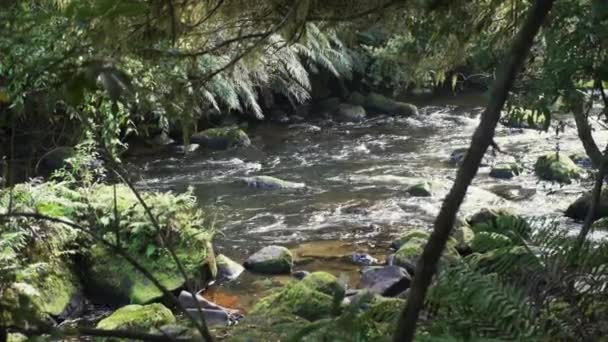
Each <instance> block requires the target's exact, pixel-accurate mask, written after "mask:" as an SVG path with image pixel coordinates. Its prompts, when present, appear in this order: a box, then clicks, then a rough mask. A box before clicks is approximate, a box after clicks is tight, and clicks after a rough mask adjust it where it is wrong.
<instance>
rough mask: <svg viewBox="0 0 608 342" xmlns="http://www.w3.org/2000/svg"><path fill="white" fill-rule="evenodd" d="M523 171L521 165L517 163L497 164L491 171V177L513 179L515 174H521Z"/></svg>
mask: <svg viewBox="0 0 608 342" xmlns="http://www.w3.org/2000/svg"><path fill="white" fill-rule="evenodd" d="M521 171H522V169H521V167H520V166H519V165H517V164H515V163H502V164H496V165H495V166H494V167H493V168H492V170H491V171H490V177H494V178H498V179H511V178H513V177H515V176H519V174H520V173H521Z"/></svg>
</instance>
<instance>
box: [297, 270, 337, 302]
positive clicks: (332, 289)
mask: <svg viewBox="0 0 608 342" xmlns="http://www.w3.org/2000/svg"><path fill="white" fill-rule="evenodd" d="M302 283H303V284H304V285H306V286H308V287H310V288H311V289H315V290H317V291H319V292H322V293H325V294H326V295H330V296H334V295H340V293H341V292H344V286H343V285H342V284H340V282H339V281H338V278H336V277H335V276H334V275H332V274H330V273H327V272H321V271H320V272H312V273H311V274H309V275H307V276H306V277H304V279H302Z"/></svg>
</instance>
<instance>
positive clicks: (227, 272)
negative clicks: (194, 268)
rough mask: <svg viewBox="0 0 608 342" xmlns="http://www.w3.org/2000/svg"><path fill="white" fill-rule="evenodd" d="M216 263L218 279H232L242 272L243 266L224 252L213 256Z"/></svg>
mask: <svg viewBox="0 0 608 342" xmlns="http://www.w3.org/2000/svg"><path fill="white" fill-rule="evenodd" d="M215 263H216V264H217V277H218V279H219V280H234V279H236V278H238V277H239V275H241V273H243V271H244V270H245V268H244V267H243V266H241V264H239V263H237V262H236V261H233V260H232V259H230V258H228V257H227V256H225V255H224V254H220V255H218V256H217V257H215Z"/></svg>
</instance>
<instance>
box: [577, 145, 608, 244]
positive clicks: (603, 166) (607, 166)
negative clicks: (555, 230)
mask: <svg viewBox="0 0 608 342" xmlns="http://www.w3.org/2000/svg"><path fill="white" fill-rule="evenodd" d="M606 154H608V146H607V147H606ZM607 171H608V157H606V156H604V157H603V158H602V162H601V163H600V167H599V169H598V170H597V173H596V174H595V184H594V185H593V192H592V193H591V201H590V203H589V209H588V210H587V216H585V221H584V223H583V227H582V228H581V231H580V232H579V234H578V238H577V241H576V247H577V250H578V249H580V247H582V246H583V244H584V243H585V240H586V239H587V234H589V231H590V230H591V225H592V224H593V221H594V220H595V213H596V212H597V206H598V204H599V203H600V198H601V197H602V185H603V184H604V177H605V176H606V172H607Z"/></svg>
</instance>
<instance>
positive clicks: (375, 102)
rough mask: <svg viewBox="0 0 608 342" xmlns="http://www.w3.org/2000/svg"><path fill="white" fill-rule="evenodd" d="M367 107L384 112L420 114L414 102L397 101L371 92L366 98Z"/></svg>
mask: <svg viewBox="0 0 608 342" xmlns="http://www.w3.org/2000/svg"><path fill="white" fill-rule="evenodd" d="M364 106H365V107H367V108H370V110H373V111H376V112H380V113H383V114H390V115H399V116H414V115H418V108H417V107H416V106H414V105H412V104H409V103H405V102H399V101H395V100H393V99H390V98H388V97H386V96H384V95H381V94H377V93H369V94H368V95H367V97H366V99H365V104H364Z"/></svg>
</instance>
